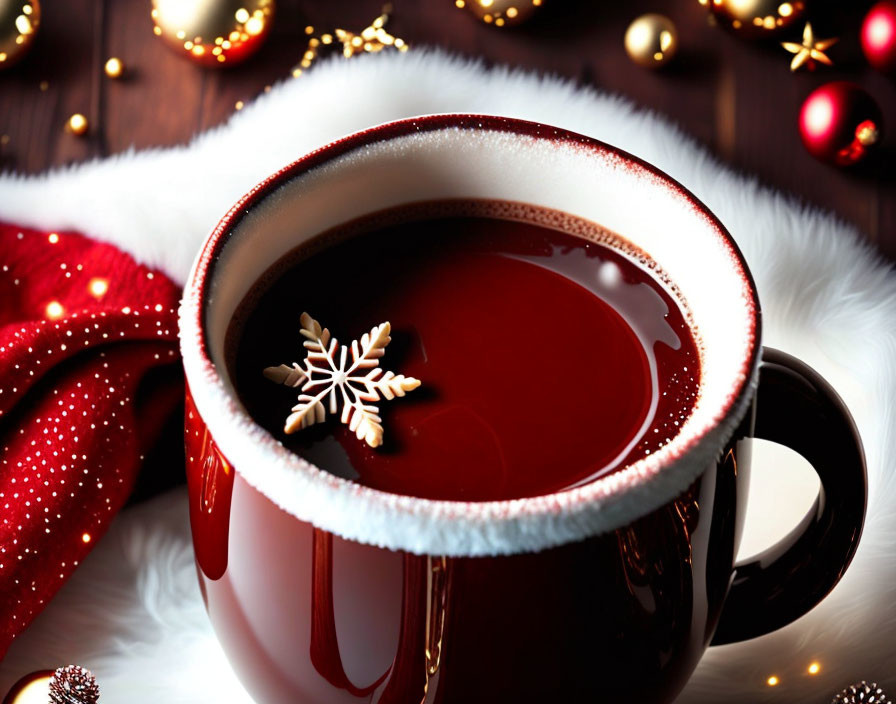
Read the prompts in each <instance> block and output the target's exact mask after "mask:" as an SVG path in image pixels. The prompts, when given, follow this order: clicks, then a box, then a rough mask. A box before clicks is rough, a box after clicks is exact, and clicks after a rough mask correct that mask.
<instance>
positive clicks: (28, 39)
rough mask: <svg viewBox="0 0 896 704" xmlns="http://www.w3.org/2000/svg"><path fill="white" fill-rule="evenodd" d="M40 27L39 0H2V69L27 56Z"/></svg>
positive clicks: (0, 29)
mask: <svg viewBox="0 0 896 704" xmlns="http://www.w3.org/2000/svg"><path fill="white" fill-rule="evenodd" d="M39 27H40V3H39V2H38V0H0V69H4V68H6V67H7V66H12V65H13V64H14V63H16V62H17V61H19V60H20V59H21V58H22V57H23V56H25V54H26V53H27V52H28V49H29V48H30V47H31V45H32V43H33V42H34V37H35V35H36V34H37V30H38V28H39Z"/></svg>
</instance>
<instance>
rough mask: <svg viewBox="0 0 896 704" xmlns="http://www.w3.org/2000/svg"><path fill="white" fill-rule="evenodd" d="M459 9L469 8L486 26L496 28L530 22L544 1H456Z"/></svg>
mask: <svg viewBox="0 0 896 704" xmlns="http://www.w3.org/2000/svg"><path fill="white" fill-rule="evenodd" d="M454 4H455V5H456V6H457V7H460V8H464V7H465V8H467V9H468V10H469V11H470V12H472V13H473V14H474V15H476V17H478V18H479V19H480V20H482V21H483V22H485V23H486V24H494V25H495V26H496V27H504V26H508V27H510V26H512V25H515V24H521V23H522V22H525V21H526V20H528V19H529V18H530V17H532V15H534V14H535V12H536V11H537V10H538V8H539V7H541V6H542V4H543V2H542V0H456V1H455V3H454Z"/></svg>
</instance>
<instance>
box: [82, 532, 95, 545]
mask: <svg viewBox="0 0 896 704" xmlns="http://www.w3.org/2000/svg"><path fill="white" fill-rule="evenodd" d="M91 540H93V538H91V536H90V533H84V534H83V535H82V536H81V542H82V543H89V542H90V541H91Z"/></svg>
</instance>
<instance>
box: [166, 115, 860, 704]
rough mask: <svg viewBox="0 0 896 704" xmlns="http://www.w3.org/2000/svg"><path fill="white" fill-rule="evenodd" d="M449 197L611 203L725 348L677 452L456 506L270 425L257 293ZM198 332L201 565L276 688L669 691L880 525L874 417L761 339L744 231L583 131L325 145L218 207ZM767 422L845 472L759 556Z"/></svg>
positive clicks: (338, 699)
mask: <svg viewBox="0 0 896 704" xmlns="http://www.w3.org/2000/svg"><path fill="white" fill-rule="evenodd" d="M446 198H466V199H469V198H487V199H500V200H509V201H518V202H522V203H529V204H533V205H536V206H538V207H547V208H553V209H557V210H561V211H564V212H567V213H570V214H572V215H575V216H578V217H580V218H586V219H589V220H592V221H595V222H598V223H600V224H601V225H602V226H604V227H606V228H608V229H610V230H612V231H615V232H618V233H620V234H621V235H623V236H624V237H626V238H627V239H629V240H630V241H632V242H633V243H634V244H635V245H637V246H638V247H639V248H640V249H642V250H644V251H646V252H647V253H648V254H649V255H650V256H651V257H652V258H653V259H654V260H655V261H656V262H657V263H658V264H659V265H660V266H661V267H662V268H663V269H664V271H665V272H666V273H668V274H669V276H670V277H671V279H672V281H674V282H675V285H676V286H677V287H678V289H679V290H680V292H681V294H682V296H683V297H684V299H685V300H686V301H687V302H688V305H689V308H690V313H691V316H692V324H693V326H694V330H695V331H696V332H697V334H698V337H699V339H700V340H701V342H702V360H701V362H702V366H701V373H702V377H701V382H700V384H701V386H700V394H699V400H698V401H697V404H696V405H695V407H694V409H693V411H692V413H691V416H690V417H689V418H688V420H687V421H686V422H685V423H684V424H683V425H682V427H681V430H680V432H679V434H678V435H677V436H676V437H675V438H674V439H673V440H672V441H671V442H670V443H668V444H667V445H665V446H664V447H663V448H661V449H660V450H659V451H658V452H656V453H654V454H652V455H649V456H647V457H645V458H644V459H642V460H639V461H637V462H635V463H633V464H631V465H629V466H627V467H625V468H623V469H621V470H619V471H618V472H615V473H613V474H611V475H609V476H607V477H604V478H601V479H598V480H596V481H594V482H591V483H589V484H587V485H585V486H581V487H577V488H574V489H571V490H567V491H563V492H558V493H555V494H551V495H548V496H539V497H533V498H526V499H518V500H513V501H490V502H458V501H435V500H425V499H418V498H414V497H409V496H399V495H395V494H389V493H385V492H381V491H377V490H374V489H370V488H367V487H364V486H360V485H357V484H354V483H352V482H350V481H347V480H344V479H341V478H338V477H336V476H333V475H332V474H329V473H327V472H325V471H323V470H321V469H319V468H317V467H314V466H313V465H311V464H309V463H308V462H306V461H305V460H303V459H302V458H300V457H299V456H298V455H295V454H293V453H291V452H289V451H288V450H286V449H285V448H283V447H282V446H281V445H280V444H279V443H278V442H277V440H276V439H275V438H273V437H272V436H271V435H269V434H268V433H267V432H266V431H265V430H263V429H262V428H261V427H259V426H257V425H256V424H254V423H253V422H252V420H251V419H250V418H249V417H248V415H247V414H246V412H245V410H244V409H243V408H242V407H241V405H240V404H239V402H238V400H237V398H236V394H235V392H234V389H233V386H232V382H231V380H230V378H229V376H228V372H227V368H226V365H225V364H224V355H225V352H224V337H225V333H226V329H227V326H228V324H229V322H230V319H231V317H232V315H233V313H234V310H235V308H236V306H237V305H238V303H239V302H240V301H241V300H242V298H243V296H244V295H245V294H246V292H247V291H248V289H249V288H250V287H251V286H252V284H253V283H254V282H255V281H256V280H257V279H258V278H259V277H260V276H261V274H262V273H263V272H264V271H265V270H266V269H267V267H268V266H270V265H271V264H273V263H274V262H275V261H277V260H278V259H279V258H280V257H281V256H282V255H283V254H285V253H286V252H287V251H289V250H291V249H293V248H294V247H296V246H297V245H298V244H300V243H301V242H303V241H305V240H307V239H308V238H310V237H313V236H314V235H315V234H317V233H320V232H323V231H325V230H327V229H330V228H331V227H334V226H336V225H338V224H340V223H343V222H348V221H351V220H354V219H356V218H358V217H361V216H363V215H365V214H368V213H372V212H375V211H377V210H381V209H383V208H387V207H392V206H398V205H402V204H406V203H412V202H417V201H428V200H440V199H446ZM180 326H181V344H182V351H183V357H184V366H185V369H186V377H187V385H188V392H187V412H186V426H185V431H186V448H187V479H188V483H189V493H190V518H191V523H192V530H193V540H194V546H195V550H196V560H197V564H198V568H199V569H198V571H199V580H200V584H201V588H202V594H203V597H204V599H205V603H206V606H207V609H208V613H209V617H210V619H211V621H212V623H213V625H214V628H215V631H216V633H217V635H218V638H219V639H220V641H221V643H222V644H223V646H224V649H225V651H226V652H227V655H228V657H229V658H230V661H231V663H232V664H233V667H234V669H235V670H236V672H237V674H238V676H239V677H240V679H241V680H242V682H243V683H244V684H245V686H246V689H247V690H248V691H249V693H250V694H251V695H252V696H253V697H254V698H255V699H256V701H258V702H259V703H261V704H281V703H282V704H317V703H325V704H342V703H346V704H347V703H355V702H377V703H379V704H418V703H422V702H438V703H441V704H455V703H462V704H468V703H471V702H473V703H475V702H505V701H508V702H510V701H512V702H545V701H564V702H579V701H583V702H584V701H593V702H669V701H672V700H673V699H674V698H675V697H676V695H677V694H678V693H679V692H680V690H681V689H682V687H683V686H684V684H685V682H686V681H687V679H688V677H689V676H690V675H691V673H692V672H693V670H694V668H695V667H696V665H697V662H698V661H699V659H700V657H701V656H702V654H703V652H704V650H705V649H706V648H707V647H708V646H709V645H711V644H717V643H727V642H732V641H737V640H742V639H746V638H752V637H755V636H759V635H762V634H763V633H767V632H769V631H772V630H774V629H776V628H780V627H781V626H783V625H785V624H787V623H789V622H791V621H793V620H794V619H796V618H798V617H800V616H801V615H803V614H805V613H806V612H807V611H809V610H810V609H811V608H812V607H813V606H814V605H815V604H817V603H818V602H819V601H820V600H821V599H822V598H824V596H825V595H826V594H827V593H828V592H829V591H830V590H831V589H832V588H833V587H834V585H836V583H837V582H838V580H839V579H840V577H841V576H842V575H843V573H844V571H845V570H846V568H847V566H848V565H849V562H850V560H851V558H852V556H853V554H854V552H855V549H856V546H857V544H858V540H859V536H860V533H861V530H862V523H863V520H864V515H865V502H866V491H867V484H866V477H865V465H864V457H863V453H862V447H861V442H860V439H859V436H858V433H857V431H856V429H855V426H854V424H853V422H852V419H851V418H850V415H849V412H848V410H847V409H846V407H845V406H844V405H843V403H842V401H841V400H840V399H839V397H838V396H837V394H836V393H835V392H834V391H833V389H832V388H831V387H830V386H829V385H828V384H827V383H826V382H825V381H824V380H823V379H822V378H821V377H820V376H819V375H818V374H816V373H815V372H814V371H812V370H811V369H810V368H809V367H807V366H806V365H804V364H803V363H801V362H799V361H798V360H796V359H794V358H793V357H790V356H788V355H786V354H784V353H782V352H778V351H775V350H769V349H762V347H761V343H760V313H759V303H758V299H757V294H756V288H755V285H754V283H753V280H752V278H751V276H750V273H749V271H748V269H747V266H746V263H745V262H744V259H743V257H742V255H741V253H740V251H739V250H738V248H737V246H736V245H735V243H734V241H733V240H732V239H731V237H730V235H729V234H728V233H727V232H726V230H725V229H724V227H723V226H722V225H721V223H720V222H719V221H718V220H717V219H716V218H715V217H714V216H713V215H712V213H710V212H709V211H708V210H707V208H706V207H705V206H704V205H703V204H702V203H700V202H699V201H698V200H697V199H696V198H695V197H694V196H693V195H692V194H690V193H689V192H688V191H687V190H686V189H684V188H683V187H682V186H681V185H680V184H678V183H676V182H675V181H673V180H672V179H671V178H669V177H668V176H666V175H665V174H663V173H661V172H659V171H658V170H656V169H655V168H653V167H651V166H650V165H648V164H645V163H644V162H642V161H640V160H638V159H637V158H635V157H633V156H631V155H629V154H626V153H624V152H621V151H619V150H617V149H615V148H613V147H610V146H608V145H606V144H603V143H601V142H598V141H596V140H593V139H590V138H587V137H583V136H581V135H577V134H573V133H570V132H566V131H564V130H560V129H557V128H553V127H547V126H543V125H537V124H534V123H529V122H523V121H519V120H511V119H504V118H497V117H486V116H470V115H439V116H431V117H422V118H415V119H411V120H403V121H400V122H395V123H390V124H387V125H382V126H380V127H375V128H373V129H370V130H366V131H364V132H361V133H358V134H355V135H352V136H349V137H346V138H344V139H341V140H339V141H336V142H334V143H332V144H330V145H328V146H326V147H324V148H322V149H319V150H317V151H315V152H313V153H311V154H309V155H308V156H306V157H304V158H302V159H300V160H299V161H296V162H295V163H293V164H291V165H289V166H287V167H285V168H284V169H282V170H281V171H279V172H277V173H276V174H274V175H273V176H271V177H270V178H269V179H267V180H266V181H264V182H263V183H261V184H260V185H259V186H257V187H256V188H255V189H253V190H252V191H251V192H250V193H249V194H248V195H246V196H245V197H244V198H243V199H242V200H240V201H239V202H238V203H237V204H236V205H235V206H234V207H233V208H232V209H231V210H230V212H229V213H228V214H227V215H226V216H225V217H224V219H223V220H222V221H221V222H220V223H219V224H218V226H217V227H216V228H215V230H214V231H213V232H212V233H211V235H210V236H209V237H208V239H207V240H206V242H205V244H204V245H203V247H202V251H201V252H200V254H199V257H198V258H197V260H196V262H195V264H194V266H193V270H192V273H191V275H190V279H189V281H188V284H187V287H186V291H185V296H184V302H183V306H182V309H181V317H180ZM754 437H756V438H763V439H766V440H771V441H773V442H777V443H780V444H783V445H786V446H788V447H790V448H792V449H794V450H796V451H797V452H799V453H800V454H802V455H803V456H804V457H805V458H806V459H808V460H809V461H810V462H811V464H812V465H813V467H814V468H815V471H816V472H817V473H818V475H819V478H820V479H821V490H820V492H819V495H818V498H817V500H816V502H815V505H814V507H813V509H812V511H811V512H810V513H809V515H807V516H806V518H805V519H804V520H803V521H802V522H801V523H800V525H799V527H798V528H797V529H795V530H794V531H793V532H792V533H791V534H790V535H788V536H787V537H786V538H785V539H783V540H782V541H781V542H780V543H778V544H777V545H775V546H773V547H772V548H771V549H769V550H768V551H767V552H765V553H763V554H762V555H760V556H759V557H757V558H754V559H753V560H752V561H750V562H749V563H746V564H736V562H735V555H736V553H737V549H738V545H739V543H740V537H741V530H742V526H743V522H744V515H745V508H746V499H747V496H746V487H747V482H748V475H749V467H750V439H751V438H754Z"/></svg>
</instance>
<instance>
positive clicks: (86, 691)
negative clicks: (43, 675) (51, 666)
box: [49, 665, 100, 704]
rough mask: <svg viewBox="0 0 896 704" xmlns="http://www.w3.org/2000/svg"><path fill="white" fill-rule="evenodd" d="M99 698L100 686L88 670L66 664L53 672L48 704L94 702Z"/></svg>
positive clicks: (90, 703) (83, 703) (91, 703)
mask: <svg viewBox="0 0 896 704" xmlns="http://www.w3.org/2000/svg"><path fill="white" fill-rule="evenodd" d="M99 698H100V688H99V685H97V683H96V677H94V676H93V673H92V672H91V671H90V670H85V669H84V668H83V667H80V666H79V665H67V666H65V667H60V668H59V669H58V670H56V672H54V673H53V677H52V679H51V680H50V702H49V704H96V700H97V699H99Z"/></svg>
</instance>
